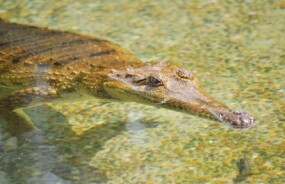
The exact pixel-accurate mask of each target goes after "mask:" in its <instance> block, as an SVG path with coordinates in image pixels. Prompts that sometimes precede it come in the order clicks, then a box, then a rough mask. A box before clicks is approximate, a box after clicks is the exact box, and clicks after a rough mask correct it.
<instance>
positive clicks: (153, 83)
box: [146, 76, 162, 87]
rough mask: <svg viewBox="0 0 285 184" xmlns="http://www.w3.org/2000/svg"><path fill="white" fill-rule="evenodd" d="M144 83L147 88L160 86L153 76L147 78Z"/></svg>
mask: <svg viewBox="0 0 285 184" xmlns="http://www.w3.org/2000/svg"><path fill="white" fill-rule="evenodd" d="M146 82H147V84H148V85H149V86H153V87H156V86H160V85H162V81H161V80H160V79H158V78H156V77H154V76H149V77H148V78H147V79H146Z"/></svg>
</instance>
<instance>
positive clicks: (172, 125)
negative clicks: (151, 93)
mask: <svg viewBox="0 0 285 184" xmlns="http://www.w3.org/2000/svg"><path fill="white" fill-rule="evenodd" d="M284 7H285V5H284V3H283V1H282V0H276V1H268V2H267V1H258V2H250V1H243V2H240V1H237V2H235V1H234V2H216V1H203V2H195V3H194V2H192V1H177V2H172V1H163V2H159V1H157V2H154V1H144V2H131V1H129V2H127V1H120V0H118V1H114V2H112V3H106V2H105V1H96V2H94V1H88V0H87V1H84V2H79V1H69V2H65V1H55V0H51V1H49V3H47V2H45V1H41V2H40V1H39V2H35V1H31V0H23V1H11V0H9V1H8V0H0V17H5V18H7V19H9V20H14V21H17V22H22V23H30V24H35V25H39V26H49V27H53V28H57V29H64V30H73V31H76V32H85V33H88V34H90V35H96V36H99V37H103V38H109V39H112V40H114V41H116V42H117V43H120V44H121V45H123V46H125V47H127V48H128V49H130V50H132V51H133V52H134V53H135V54H137V55H138V56H140V57H141V58H143V59H145V58H147V59H149V58H152V57H158V58H162V59H168V60H172V61H175V62H179V63H180V64H181V65H183V66H185V67H189V68H191V69H192V70H193V71H194V72H196V73H197V75H198V76H199V80H200V81H201V82H202V83H203V84H204V86H205V87H206V89H207V90H208V91H209V92H210V93H211V94H212V95H213V96H215V97H217V98H218V99H220V100H222V101H224V102H225V103H226V104H229V105H230V106H231V107H236V108H237V107H239V108H244V109H246V110H247V111H249V112H251V113H252V114H254V115H255V117H256V118H257V119H258V120H259V121H260V123H259V124H257V125H256V126H255V127H254V128H253V129H250V130H246V131H236V130H232V129H228V128H227V127H224V126H222V125H220V123H218V122H214V121H211V120H205V119H201V118H198V117H193V116H190V115H183V114H181V113H176V112H172V111H168V110H163V109H156V108H154V107H148V106H144V105H139V104H136V103H118V102H112V103H110V102H109V101H107V102H106V101H103V102H102V101H94V102H93V101H92V102H86V103H59V104H52V105H43V106H39V107H31V108H27V109H25V112H26V113H27V114H28V115H29V116H30V117H31V119H32V121H33V123H34V124H35V126H36V127H37V129H35V130H34V131H32V132H29V133H25V134H21V135H11V134H10V133H9V132H7V131H4V130H3V127H4V125H5V120H4V119H3V118H1V117H0V130H1V131H0V132H1V133H0V183H1V184H2V183H3V184H5V183H19V184H20V183H116V184H117V183H233V182H241V183H243V182H244V183H284V180H285V179H284V175H285V173H284V166H283V163H284V154H285V153H284V151H285V141H284V119H285V117H284V111H285V109H284V77H283V76H284V63H282V61H284V53H283V52H284V43H285V40H284V32H283V29H284V25H285V23H284V19H283V17H284ZM0 62H1V61H0ZM43 70H45V68H44V67H43V68H39V72H41V71H43ZM282 83H283V84H282ZM0 89H1V90H2V88H0ZM0 93H1V94H0V97H1V95H3V94H2V93H4V91H0Z"/></svg>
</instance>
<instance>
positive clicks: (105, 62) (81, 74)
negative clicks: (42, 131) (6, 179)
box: [0, 20, 256, 131]
mask: <svg viewBox="0 0 285 184" xmlns="http://www.w3.org/2000/svg"><path fill="white" fill-rule="evenodd" d="M0 35H1V36H0V90H1V91H0V115H1V117H2V118H4V119H6V120H7V121H8V122H9V123H13V124H16V127H19V128H18V129H19V130H20V129H25V127H26V128H27V125H29V126H31V127H32V122H31V120H30V118H29V117H28V116H27V115H26V114H25V113H24V112H23V110H22V107H26V106H31V105H37V104H40V103H43V102H46V101H51V100H59V101H63V100H66V101H69V100H79V99H83V98H85V99H89V98H92V97H94V96H95V97H100V98H109V99H120V100H124V101H135V102H139V103H144V104H149V105H155V106H159V107H163V108H167V109H172V110H176V111H181V112H184V113H188V114H194V115H199V116H203V117H207V118H212V119H215V120H218V121H221V122H223V123H224V124H226V125H229V126H231V127H234V128H250V127H252V126H253V125H254V124H255V123H256V120H255V119H254V118H253V117H252V116H250V115H249V114H248V113H247V112H245V111H243V110H232V109H230V108H229V107H227V106H226V105H224V104H222V103H220V102H218V101H216V100H215V99H214V98H212V97H210V96H209V95H208V94H207V93H206V92H205V91H204V90H203V89H202V87H201V86H200V85H199V84H198V82H197V79H196V77H195V76H194V75H193V73H192V72H191V71H188V70H186V69H184V68H181V67H178V66H176V65H174V64H171V63H166V62H142V61H141V60H140V59H138V58H137V57H135V56H134V55H132V54H131V53H130V52H128V51H127V50H125V49H124V48H122V47H120V46H119V45H117V44H114V43H112V42H110V41H107V40H104V39H98V38H94V37H90V36H86V35H80V34H75V33H70V32H64V31H56V30H50V29H47V28H38V27H34V26H28V25H21V24H16V23H10V22H7V21H4V20H0ZM13 127H14V128H13V130H11V131H17V130H15V126H13ZM31 127H29V128H31ZM16 129H17V128H16ZM19 130H18V131H19Z"/></svg>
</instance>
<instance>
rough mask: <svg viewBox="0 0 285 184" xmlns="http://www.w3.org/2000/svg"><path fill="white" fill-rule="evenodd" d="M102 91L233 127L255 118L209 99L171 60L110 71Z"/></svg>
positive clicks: (192, 77)
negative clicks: (211, 119) (169, 61)
mask: <svg viewBox="0 0 285 184" xmlns="http://www.w3.org/2000/svg"><path fill="white" fill-rule="evenodd" d="M108 75H109V78H110V80H108V81H107V82H105V83H104V89H105V91H106V92H107V93H108V94H109V95H111V96H112V97H114V98H117V99H121V100H125V101H136V102H140V103H144V104H149V105H156V106H160V107H164V108H167V109H172V110H176V111H181V112H184V113H188V114H194V115H199V116H204V117H208V118H213V119H216V120H219V121H221V122H222V123H224V124H226V125H229V126H231V127H234V128H249V127H252V126H253V125H254V124H255V123H256V121H255V119H254V118H253V117H251V116H250V115H249V114H248V113H246V112H245V111H243V110H231V109H229V108H228V107H227V106H226V105H224V104H222V103H220V102H218V101H216V100H215V99H213V98H211V97H210V96H209V95H208V94H207V93H206V92H205V91H204V90H203V89H202V87H201V86H200V85H199V84H198V82H197V79H196V77H195V76H194V75H193V73H192V72H191V71H188V70H185V69H183V68H179V67H177V66H176V65H174V64H170V63H162V62H159V63H146V64H145V65H144V66H142V67H140V68H128V69H126V70H112V71H111V72H110V73H109V74H108Z"/></svg>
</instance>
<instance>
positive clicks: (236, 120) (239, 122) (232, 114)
mask: <svg viewBox="0 0 285 184" xmlns="http://www.w3.org/2000/svg"><path fill="white" fill-rule="evenodd" d="M219 119H220V120H221V121H222V122H224V123H225V124H228V125H230V126H231V127H233V128H251V127H252V126H254V125H255V124H256V123H257V121H256V120H255V119H254V118H253V117H252V116H251V115H250V114H248V113H247V112H246V111H244V110H233V111H229V112H222V113H220V116H219Z"/></svg>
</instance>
